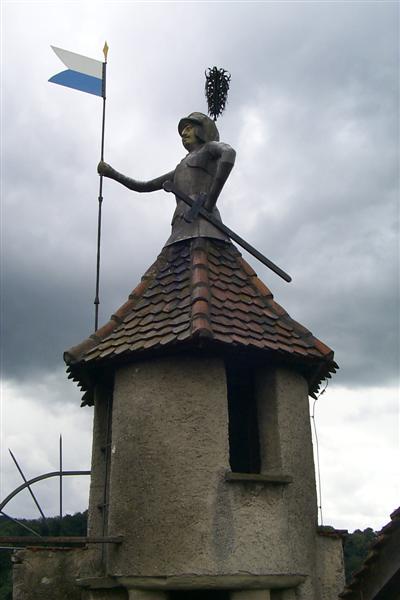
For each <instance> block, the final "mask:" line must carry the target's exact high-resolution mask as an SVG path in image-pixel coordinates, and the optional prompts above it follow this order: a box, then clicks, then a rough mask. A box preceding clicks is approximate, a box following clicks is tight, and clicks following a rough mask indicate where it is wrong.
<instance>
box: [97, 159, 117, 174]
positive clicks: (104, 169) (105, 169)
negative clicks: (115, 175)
mask: <svg viewBox="0 0 400 600" xmlns="http://www.w3.org/2000/svg"><path fill="white" fill-rule="evenodd" d="M112 171H113V168H112V167H111V166H110V165H109V164H108V163H106V162H104V160H101V161H100V162H99V164H98V165H97V172H98V174H99V175H104V177H110V175H111V173H112Z"/></svg>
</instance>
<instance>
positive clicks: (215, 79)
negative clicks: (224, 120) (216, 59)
mask: <svg viewBox="0 0 400 600" xmlns="http://www.w3.org/2000/svg"><path fill="white" fill-rule="evenodd" d="M205 76H206V86H205V93H206V98H207V104H208V114H209V115H210V117H212V118H213V119H214V121H216V120H217V118H218V117H219V116H220V115H222V113H223V111H224V110H225V105H226V100H227V97H228V90H229V84H230V81H231V75H230V73H228V71H225V69H217V67H213V68H212V69H211V68H210V69H207V71H206V72H205Z"/></svg>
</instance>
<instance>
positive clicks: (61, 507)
mask: <svg viewBox="0 0 400 600" xmlns="http://www.w3.org/2000/svg"><path fill="white" fill-rule="evenodd" d="M59 449H60V529H59V532H58V533H59V535H61V523H62V514H63V505H62V494H63V489H62V483H63V481H62V469H63V460H62V451H63V448H62V435H61V434H60V448H59Z"/></svg>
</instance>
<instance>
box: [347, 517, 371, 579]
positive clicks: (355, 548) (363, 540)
mask: <svg viewBox="0 0 400 600" xmlns="http://www.w3.org/2000/svg"><path fill="white" fill-rule="evenodd" d="M376 535H377V534H376V533H375V531H373V530H372V529H371V527H368V528H367V529H364V531H361V530H360V529H356V531H353V533H350V534H349V535H348V537H347V539H346V541H345V544H344V565H345V571H346V583H348V582H349V581H351V578H352V574H353V573H355V572H356V571H358V570H359V569H360V568H361V565H362V563H363V562H364V560H365V559H366V557H367V554H368V552H369V549H370V546H371V544H372V542H373V541H374V540H375V539H376Z"/></svg>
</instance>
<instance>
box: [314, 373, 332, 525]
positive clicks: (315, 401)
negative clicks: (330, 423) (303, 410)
mask: <svg viewBox="0 0 400 600" xmlns="http://www.w3.org/2000/svg"><path fill="white" fill-rule="evenodd" d="M328 383H329V379H327V380H326V384H325V387H324V389H323V390H322V391H321V392H320V393H319V394H318V396H317V397H316V398H315V400H314V403H313V408H312V415H311V419H312V423H313V430H314V438H315V451H316V452H315V454H316V458H317V488H318V499H319V502H318V511H319V516H320V521H321V525H323V524H324V519H323V515H322V486H321V468H320V463H319V445H318V434H317V425H316V422H315V405H316V403H317V400H318V399H319V397H320V396H322V394H325V392H326V388H327V387H328Z"/></svg>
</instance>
